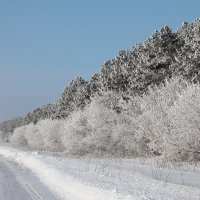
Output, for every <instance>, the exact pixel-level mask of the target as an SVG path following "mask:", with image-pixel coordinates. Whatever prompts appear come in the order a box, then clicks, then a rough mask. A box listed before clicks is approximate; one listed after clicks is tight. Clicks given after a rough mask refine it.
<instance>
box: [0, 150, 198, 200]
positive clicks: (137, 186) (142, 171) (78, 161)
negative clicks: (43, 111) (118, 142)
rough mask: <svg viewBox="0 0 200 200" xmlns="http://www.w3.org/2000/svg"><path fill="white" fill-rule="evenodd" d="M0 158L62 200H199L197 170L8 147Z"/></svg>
mask: <svg viewBox="0 0 200 200" xmlns="http://www.w3.org/2000/svg"><path fill="white" fill-rule="evenodd" d="M0 155H2V156H4V157H5V158H7V159H9V160H11V161H14V162H17V163H19V164H20V165H21V166H24V167H27V168H29V169H30V170H32V171H33V172H34V173H35V174H36V175H37V176H38V177H39V178H40V179H41V181H42V182H43V183H44V184H46V185H47V186H48V187H49V188H50V189H51V190H52V191H53V192H54V193H55V194H57V195H58V197H59V199H63V200H64V199H68V200H69V199H70V200H152V199H154V200H161V199H162V200H174V199H176V200H188V199H190V200H199V199H200V187H198V186H200V185H199V184H200V181H199V182H198V180H200V168H199V167H198V168H196V169H194V170H192V169H190V168H187V167H186V168H185V169H184V170H183V168H182V169H180V168H179V169H177V171H176V170H175V169H174V170H172V169H167V168H166V169H162V168H159V167H157V168H156V166H154V164H155V163H151V162H149V161H148V162H147V161H141V160H139V159H131V160H129V159H127V160H126V159H93V158H66V157H61V156H60V157H57V156H55V155H54V156H52V155H51V156H50V155H49V154H48V155H46V154H44V153H42V154H41V153H38V152H26V151H22V150H20V151H18V150H16V149H13V148H10V147H0ZM187 169H188V171H187ZM175 183H176V184H175Z"/></svg>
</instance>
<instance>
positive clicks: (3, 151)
mask: <svg viewBox="0 0 200 200" xmlns="http://www.w3.org/2000/svg"><path fill="white" fill-rule="evenodd" d="M0 155H2V156H4V157H6V158H8V159H9V160H12V161H15V162H17V163H18V164H21V165H23V166H25V167H27V168H29V169H30V170H32V171H33V172H34V173H35V174H36V175H37V176H38V177H39V178H40V179H41V181H42V182H43V183H44V184H46V185H47V186H48V187H49V188H50V189H51V190H52V191H54V192H55V193H57V195H59V196H60V197H61V199H68V200H69V199H70V200H103V199H106V200H121V199H124V200H130V199H131V200H132V199H134V198H132V197H131V198H130V197H128V196H121V195H120V194H117V193H116V192H115V191H106V190H102V189H97V188H94V187H91V186H87V185H85V184H83V183H81V182H80V181H79V180H76V179H75V178H73V177H72V176H70V175H67V174H66V173H65V174H63V173H62V172H59V171H57V170H56V169H54V168H52V167H51V166H49V165H47V164H45V162H42V161H41V160H39V159H37V153H36V154H35V155H34V153H27V152H21V151H20V152H19V151H17V150H14V149H11V148H7V147H4V148H2V147H1V148H0Z"/></svg>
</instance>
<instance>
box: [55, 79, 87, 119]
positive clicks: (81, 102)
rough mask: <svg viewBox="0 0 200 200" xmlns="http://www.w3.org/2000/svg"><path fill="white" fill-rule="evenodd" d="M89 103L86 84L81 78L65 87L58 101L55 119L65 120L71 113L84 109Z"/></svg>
mask: <svg viewBox="0 0 200 200" xmlns="http://www.w3.org/2000/svg"><path fill="white" fill-rule="evenodd" d="M89 101H90V90H89V86H88V82H87V81H85V80H84V79H83V78H81V77H77V78H76V79H75V80H73V81H72V82H71V83H70V84H69V86H67V87H66V88H65V89H64V91H63V93H62V96H61V98H60V100H59V101H58V104H57V110H56V113H55V117H56V118H59V119H60V118H66V117H67V116H68V115H69V114H70V113H71V112H72V111H74V110H77V109H82V108H84V106H85V105H87V104H88V102H89Z"/></svg>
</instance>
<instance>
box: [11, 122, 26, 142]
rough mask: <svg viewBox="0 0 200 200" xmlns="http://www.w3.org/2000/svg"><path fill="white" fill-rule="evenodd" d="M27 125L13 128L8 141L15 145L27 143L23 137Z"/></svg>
mask: <svg viewBox="0 0 200 200" xmlns="http://www.w3.org/2000/svg"><path fill="white" fill-rule="evenodd" d="M27 128H28V126H21V127H18V128H16V129H15V130H14V132H13V134H12V136H11V138H10V142H11V144H13V145H15V146H21V145H27V139H26V138H25V137H24V136H25V134H26V131H27Z"/></svg>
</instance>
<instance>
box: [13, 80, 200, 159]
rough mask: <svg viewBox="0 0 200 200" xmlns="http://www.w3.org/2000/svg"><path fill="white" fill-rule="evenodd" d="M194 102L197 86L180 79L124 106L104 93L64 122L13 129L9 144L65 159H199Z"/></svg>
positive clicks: (120, 99) (198, 119) (116, 96)
mask: <svg viewBox="0 0 200 200" xmlns="http://www.w3.org/2000/svg"><path fill="white" fill-rule="evenodd" d="M199 99H200V85H199V84H194V83H190V82H188V81H186V80H184V79H181V78H173V79H171V80H170V81H166V82H165V83H164V84H161V85H160V86H156V87H152V88H149V91H148V93H146V94H144V95H142V96H139V95H137V96H135V97H131V96H130V97H129V101H128V102H127V101H126V100H124V98H123V97H122V96H121V94H120V93H117V92H104V93H103V95H101V96H99V95H96V96H95V97H93V98H92V100H91V103H90V104H88V105H87V106H85V107H84V109H82V110H76V111H73V112H72V113H70V115H69V116H68V117H67V118H66V119H65V120H64V119H61V120H52V119H46V120H41V121H39V122H38V123H37V124H29V125H25V126H21V127H19V128H16V129H15V130H14V134H13V135H12V136H11V138H10V140H11V143H12V144H14V145H17V146H19V145H24V146H27V147H29V148H31V149H34V150H48V151H64V152H65V153H66V154H68V155H86V154H87V155H88V154H91V155H96V156H102V155H112V156H113V155H115V156H123V157H124V156H154V155H160V156H162V157H164V158H165V159H168V160H173V161H174V160H175V161H185V160H189V161H191V160H200V134H199V129H200V116H199V113H200V105H199ZM116 107H117V108H120V112H117V111H116V109H115V108H116ZM118 110H119V109H118Z"/></svg>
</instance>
